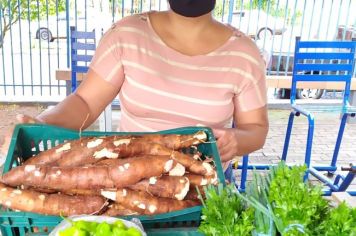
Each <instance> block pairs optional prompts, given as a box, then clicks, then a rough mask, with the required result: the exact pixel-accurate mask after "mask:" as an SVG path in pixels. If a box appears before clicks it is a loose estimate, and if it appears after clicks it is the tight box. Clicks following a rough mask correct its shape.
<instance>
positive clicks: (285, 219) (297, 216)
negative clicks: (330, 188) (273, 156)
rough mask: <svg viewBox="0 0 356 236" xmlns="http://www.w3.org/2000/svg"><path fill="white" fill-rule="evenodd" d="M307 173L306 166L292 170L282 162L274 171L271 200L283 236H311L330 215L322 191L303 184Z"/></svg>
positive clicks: (270, 191) (270, 193) (270, 192)
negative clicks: (315, 228)
mask: <svg viewBox="0 0 356 236" xmlns="http://www.w3.org/2000/svg"><path fill="white" fill-rule="evenodd" d="M306 170H307V169H306V167H305V166H295V167H293V168H289V167H288V166H287V165H286V164H285V163H283V162H282V163H281V164H280V165H279V166H278V168H277V169H276V170H275V177H274V179H273V180H272V181H271V185H270V190H269V201H270V203H271V204H272V208H273V213H274V215H275V217H276V218H277V219H278V221H279V222H277V223H276V225H277V227H278V229H279V231H280V232H281V233H282V235H293V236H294V235H312V234H311V231H312V230H313V229H314V227H315V226H316V225H318V224H320V223H321V221H322V220H324V218H325V216H326V214H327V211H328V202H327V201H326V200H325V199H324V198H323V197H322V191H321V188H319V187H316V186H311V185H309V184H307V183H304V182H303V176H304V174H305V171H306ZM293 225H295V226H296V227H291V226H293ZM303 231H305V233H303Z"/></svg>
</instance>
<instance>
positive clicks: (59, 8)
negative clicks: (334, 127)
mask: <svg viewBox="0 0 356 236" xmlns="http://www.w3.org/2000/svg"><path fill="white" fill-rule="evenodd" d="M167 8H168V6H167V1H166V0H101V1H98V0H2V1H0V46H1V47H0V75H1V77H0V101H59V100H62V99H63V98H64V97H65V96H66V91H65V83H64V82H63V81H58V80H56V78H55V71H56V70H57V69H63V68H69V65H70V62H69V59H70V58H69V53H70V51H69V37H68V35H69V27H70V26H72V25H75V26H76V27H77V28H78V29H79V30H85V31H91V30H93V29H95V30H96V32H97V34H98V38H100V35H101V34H102V32H104V31H105V30H106V29H108V28H109V27H110V26H111V24H112V22H115V21H117V20H120V19H121V18H123V17H125V16H127V15H131V14H135V13H139V12H144V11H151V10H158V11H159V10H166V9H167ZM352 9H356V1H355V0H308V1H307V0H217V5H216V8H215V10H214V17H215V18H216V19H217V20H219V21H221V22H224V23H230V24H231V25H233V26H235V27H237V28H239V29H240V30H241V31H243V32H245V33H246V34H248V35H250V36H251V38H253V39H254V40H255V41H256V44H257V45H258V46H259V48H260V49H261V51H263V52H264V55H265V56H266V59H268V61H270V63H269V64H268V68H267V74H268V75H288V74H290V72H291V70H292V68H291V65H292V64H293V50H294V40H295V37H296V36H301V38H302V40H335V39H338V40H350V39H351V38H352V37H355V36H356V29H355V27H356V15H355V14H354V13H353V12H352Z"/></svg>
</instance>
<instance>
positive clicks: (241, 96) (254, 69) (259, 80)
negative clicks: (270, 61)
mask: <svg viewBox="0 0 356 236" xmlns="http://www.w3.org/2000/svg"><path fill="white" fill-rule="evenodd" d="M247 47H249V51H250V53H251V54H250V55H251V56H253V57H254V58H255V59H256V63H252V62H251V63H248V65H247V68H246V71H247V72H248V73H247V74H246V76H245V77H244V81H245V83H243V86H242V87H241V88H240V90H239V91H237V92H235V95H234V104H235V107H236V109H238V111H243V112H245V111H251V110H255V109H258V108H261V107H263V106H265V105H266V104H267V86H266V75H265V73H266V72H265V63H264V60H263V58H262V55H261V54H260V53H259V50H258V49H257V47H256V45H255V44H254V43H249V45H247ZM247 75H248V76H247Z"/></svg>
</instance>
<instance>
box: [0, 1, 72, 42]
mask: <svg viewBox="0 0 356 236" xmlns="http://www.w3.org/2000/svg"><path fill="white" fill-rule="evenodd" d="M47 4H48V7H47ZM57 5H58V12H62V11H64V10H65V0H0V21H1V29H0V30H1V32H0V48H1V47H2V44H3V39H4V37H5V35H6V32H7V31H8V30H9V29H10V26H11V25H13V24H15V23H16V22H17V21H18V20H19V19H20V18H21V19H23V20H30V21H32V20H37V19H43V18H45V17H46V16H47V14H48V15H49V16H50V15H55V14H56V11H57V7H56V6H57Z"/></svg>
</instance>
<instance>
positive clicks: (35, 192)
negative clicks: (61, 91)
mask: <svg viewBox="0 0 356 236" xmlns="http://www.w3.org/2000/svg"><path fill="white" fill-rule="evenodd" d="M206 141H207V135H206V133H205V132H203V131H199V132H197V133H195V134H189V135H177V134H166V135H161V134H147V135H142V136H105V137H81V138H80V139H78V140H72V141H67V142H65V143H63V144H60V145H58V146H56V147H54V148H51V149H49V150H46V151H43V152H40V153H39V154H38V155H35V156H33V157H30V158H29V159H28V160H26V161H25V162H24V163H23V164H22V165H21V166H18V167H15V168H12V169H11V170H10V171H9V172H7V173H5V174H4V175H2V176H1V178H0V205H1V206H0V208H1V207H3V208H9V209H12V210H18V211H26V212H34V213H40V214H45V215H63V216H71V215H80V214H93V215H94V214H95V215H109V216H123V215H155V214H161V213H167V212H171V211H176V210H181V209H184V208H188V207H192V206H196V205H200V201H199V199H198V193H197V188H201V186H204V185H208V184H217V180H218V179H217V173H216V170H215V167H214V166H213V165H212V163H211V162H212V158H205V157H204V158H202V154H201V153H200V152H198V151H197V148H196V147H197V145H199V144H201V143H204V142H206ZM187 149H189V150H190V151H191V150H196V151H195V152H187V151H184V150H187ZM202 159H204V160H202Z"/></svg>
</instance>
